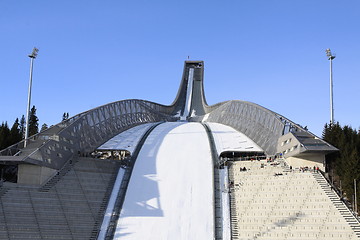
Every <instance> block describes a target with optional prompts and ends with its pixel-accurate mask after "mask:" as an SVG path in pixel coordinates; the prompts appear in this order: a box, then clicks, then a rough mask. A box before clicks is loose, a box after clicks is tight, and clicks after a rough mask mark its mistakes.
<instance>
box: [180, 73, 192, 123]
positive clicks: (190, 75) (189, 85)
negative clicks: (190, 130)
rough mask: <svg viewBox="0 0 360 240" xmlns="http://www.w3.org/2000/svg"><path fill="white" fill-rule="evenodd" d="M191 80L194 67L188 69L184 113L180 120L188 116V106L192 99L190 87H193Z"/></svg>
mask: <svg viewBox="0 0 360 240" xmlns="http://www.w3.org/2000/svg"><path fill="white" fill-rule="evenodd" d="M193 80H194V69H193V68H190V69H189V77H188V85H187V90H186V100H185V109H184V113H183V115H182V116H181V118H180V120H186V118H187V117H188V116H189V112H190V107H191V99H192V88H193Z"/></svg>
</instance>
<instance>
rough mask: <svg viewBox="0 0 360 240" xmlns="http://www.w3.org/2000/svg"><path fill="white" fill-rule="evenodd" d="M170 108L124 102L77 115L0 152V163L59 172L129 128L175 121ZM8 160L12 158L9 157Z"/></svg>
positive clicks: (153, 104) (136, 101) (147, 103)
mask: <svg viewBox="0 0 360 240" xmlns="http://www.w3.org/2000/svg"><path fill="white" fill-rule="evenodd" d="M170 111H171V108H170V107H168V106H164V105H161V104H157V103H153V102H149V101H144V100H136V99H133V100H123V101H118V102H113V103H109V104H106V105H103V106H100V107H97V108H94V109H92V110H89V111H86V112H83V113H80V114H78V115H76V116H74V117H72V118H70V119H68V120H67V121H64V122H61V123H59V124H57V125H55V126H53V127H51V128H49V129H47V130H45V131H43V132H41V133H39V134H37V135H34V136H32V137H31V138H30V139H29V144H28V146H27V147H26V148H23V145H24V141H22V142H20V143H18V144H15V145H13V146H11V147H9V148H7V149H5V150H3V151H1V152H0V161H7V160H11V157H15V158H13V159H12V160H14V159H15V161H16V162H27V163H32V164H36V165H41V166H45V167H49V168H53V169H60V168H61V167H62V166H63V165H64V164H65V162H66V161H67V160H69V159H70V158H71V157H72V156H73V155H75V154H87V153H91V152H92V151H94V150H95V149H96V148H97V147H98V146H100V145H101V144H103V143H104V142H106V141H107V140H109V139H110V138H112V137H114V136H115V135H117V134H119V133H121V132H122V131H125V130H127V129H129V128H131V127H134V126H137V125H139V124H143V123H148V122H159V121H174V120H175V118H174V117H172V116H171V115H170V114H169V112H170ZM9 156H11V157H9Z"/></svg>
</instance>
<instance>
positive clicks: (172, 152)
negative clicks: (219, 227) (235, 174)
mask: <svg viewBox="0 0 360 240" xmlns="http://www.w3.org/2000/svg"><path fill="white" fill-rule="evenodd" d="M212 174H213V167H212V159H211V153H210V146H209V141H208V138H207V134H206V132H205V129H204V127H203V126H202V125H201V124H199V123H164V124H161V125H159V126H158V127H156V128H155V129H154V130H153V132H152V133H151V134H150V135H149V137H148V138H147V140H146V141H145V144H144V146H143V148H142V149H141V151H140V153H139V156H138V159H137V161H136V164H135V167H134V170H133V173H132V176H131V179H130V183H129V187H128V190H127V193H126V197H125V201H124V204H123V208H122V211H121V214H120V218H119V221H118V225H117V229H116V232H115V238H114V239H121V240H122V239H127V240H135V239H136V240H139V239H141V240H143V239H157V240H161V239H171V240H177V239H179V240H180V239H213V238H214V210H213V176H212Z"/></svg>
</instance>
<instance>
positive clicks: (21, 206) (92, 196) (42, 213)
mask: <svg viewBox="0 0 360 240" xmlns="http://www.w3.org/2000/svg"><path fill="white" fill-rule="evenodd" d="M118 168H119V162H115V161H109V160H99V159H92V158H79V159H78V160H77V161H74V162H73V163H71V164H68V165H67V166H65V167H64V168H63V169H62V170H61V171H60V172H59V174H57V175H55V176H54V177H53V178H51V179H50V180H49V181H48V183H46V184H45V185H44V186H42V187H40V188H39V187H37V186H26V185H18V184H10V183H4V185H3V186H2V188H4V187H5V188H6V192H4V193H3V194H2V196H1V198H0V239H76V240H78V239H96V238H97V234H98V231H99V228H100V225H101V222H102V218H103V214H104V211H105V209H106V206H107V202H108V199H109V195H110V193H111V189H112V185H113V183H114V179H115V177H116V173H117V170H118ZM0 192H1V189H0Z"/></svg>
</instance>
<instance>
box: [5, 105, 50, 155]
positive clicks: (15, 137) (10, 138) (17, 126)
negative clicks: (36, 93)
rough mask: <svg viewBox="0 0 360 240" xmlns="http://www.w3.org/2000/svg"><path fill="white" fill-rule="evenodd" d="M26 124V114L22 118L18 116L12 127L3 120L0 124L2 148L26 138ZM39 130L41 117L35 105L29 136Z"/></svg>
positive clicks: (31, 112)
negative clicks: (37, 113) (38, 115)
mask: <svg viewBox="0 0 360 240" xmlns="http://www.w3.org/2000/svg"><path fill="white" fill-rule="evenodd" d="M25 125H26V120H25V117H24V115H22V117H21V119H20V120H19V119H18V118H16V120H15V122H14V124H13V125H12V127H11V128H9V125H8V123H7V122H2V123H1V126H0V150H1V149H4V148H7V147H9V146H11V145H13V144H15V143H17V142H20V141H21V140H23V139H24V138H25V128H26V126H25ZM45 125H46V124H45ZM44 127H45V126H44ZM38 132H39V119H38V117H37V116H36V108H35V106H33V107H32V108H31V110H30V115H29V136H32V135H34V134H36V133H38Z"/></svg>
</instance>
